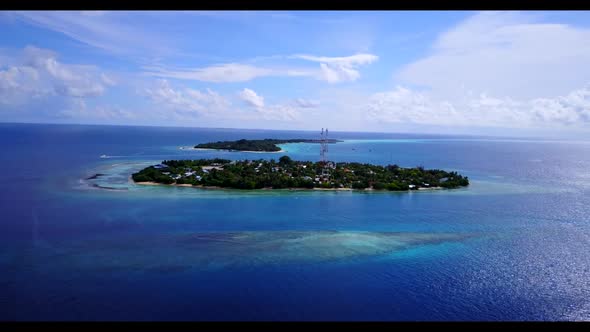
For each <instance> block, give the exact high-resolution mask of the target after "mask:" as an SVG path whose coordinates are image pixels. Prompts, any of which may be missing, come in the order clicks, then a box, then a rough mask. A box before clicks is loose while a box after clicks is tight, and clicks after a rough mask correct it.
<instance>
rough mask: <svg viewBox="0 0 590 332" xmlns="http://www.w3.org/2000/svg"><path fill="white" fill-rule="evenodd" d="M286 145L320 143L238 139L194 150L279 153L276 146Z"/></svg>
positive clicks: (294, 140)
mask: <svg viewBox="0 0 590 332" xmlns="http://www.w3.org/2000/svg"><path fill="white" fill-rule="evenodd" d="M324 141H325V142H326V143H336V142H342V141H340V140H336V139H325V140H324ZM287 143H322V140H319V139H302V138H298V139H271V138H267V139H255V140H248V139H240V140H237V141H218V142H211V143H201V144H197V145H195V149H215V150H230V151H251V152H280V151H281V148H280V147H278V146H277V144H287Z"/></svg>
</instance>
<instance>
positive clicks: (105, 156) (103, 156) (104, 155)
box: [100, 154, 109, 158]
mask: <svg viewBox="0 0 590 332" xmlns="http://www.w3.org/2000/svg"><path fill="white" fill-rule="evenodd" d="M100 157H101V158H108V157H109V156H107V155H106V154H103V155H102V156H100Z"/></svg>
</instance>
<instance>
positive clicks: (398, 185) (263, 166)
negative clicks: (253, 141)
mask: <svg viewBox="0 0 590 332" xmlns="http://www.w3.org/2000/svg"><path fill="white" fill-rule="evenodd" d="M132 179H133V181H134V182H136V183H138V184H163V185H179V186H195V187H201V188H231V189H324V190H353V189H355V190H389V191H407V190H423V189H443V188H444V189H452V188H458V187H464V186H468V185H469V179H468V178H467V177H466V176H462V175H460V174H458V173H457V172H447V171H444V170H439V169H430V170H427V169H424V168H423V167H421V166H419V167H414V168H403V167H400V166H398V165H387V166H379V165H372V164H363V163H355V162H339V163H334V162H331V161H319V162H311V161H295V160H292V159H291V158H290V157H288V156H282V157H281V158H280V159H279V160H278V161H275V160H274V159H271V160H263V159H259V160H240V161H231V160H227V159H220V158H216V159H197V160H165V161H163V162H162V163H161V164H158V165H153V166H149V167H146V168H144V169H143V170H141V171H139V172H137V173H134V174H132Z"/></svg>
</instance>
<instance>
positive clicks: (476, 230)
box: [0, 124, 590, 321]
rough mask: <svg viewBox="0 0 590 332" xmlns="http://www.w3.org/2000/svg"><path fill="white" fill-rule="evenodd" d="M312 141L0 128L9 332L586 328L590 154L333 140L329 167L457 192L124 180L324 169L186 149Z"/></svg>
mask: <svg viewBox="0 0 590 332" xmlns="http://www.w3.org/2000/svg"><path fill="white" fill-rule="evenodd" d="M320 129H321V128H320ZM318 137H319V130H317V131H313V132H312V131H265V130H236V129H201V128H167V127H126V126H92V125H41V124H0V151H2V152H1V153H0V209H1V215H0V216H1V217H0V243H1V248H2V250H1V251H0V320H158V321H160V320H191V321H192V320H214V321H227V320H276V321H283V320H308V321H309V320H311V321H314V320H331V321H333V320H337V321H351V320H354V321H366V320H387V321H400V320H401V321H408V320H411V321H415V320H426V321H457V320H461V321H463V320H468V321H469V320H476V321H481V320H484V321H494V320H519V321H520V320H527V321H528V320H589V319H590V300H589V299H590V255H588V250H589V248H590V171H589V170H590V142H589V141H557V140H542V139H523V138H518V139H516V138H515V139H510V138H493V137H476V136H471V137H467V136H438V135H418V134H413V135H410V134H378V133H351V132H338V131H336V130H334V131H331V132H330V138H335V139H341V140H343V142H340V143H336V144H330V145H329V151H328V159H330V160H333V161H357V162H367V163H373V164H379V165H387V164H398V165H400V166H402V167H414V166H418V165H422V166H424V167H425V168H439V169H445V170H455V171H458V172H459V173H461V174H463V175H467V176H468V177H469V179H470V183H471V184H470V186H469V187H467V188H462V189H455V190H439V191H428V192H411V193H396V192H325V191H322V192H319V191H305V190H301V191H289V190H282V191H268V190H267V191H240V190H202V189H195V188H180V187H164V186H140V185H135V184H133V183H131V182H130V181H129V176H130V174H131V173H133V172H135V171H137V170H140V169H142V168H143V167H145V166H147V165H151V164H156V163H159V162H161V161H162V160H165V159H198V158H212V157H220V158H227V159H259V158H263V159H271V158H274V159H277V160H278V158H279V157H280V156H282V155H289V156H290V157H291V158H293V159H295V160H312V161H317V160H318V159H319V157H320V156H319V146H318V145H317V144H306V143H299V144H287V145H283V146H282V148H283V149H284V150H285V152H284V153H246V152H228V151H196V150H190V149H180V147H189V146H194V145H195V144H197V143H204V142H209V141H218V140H235V139H241V138H246V139H254V138H318ZM101 156H103V158H101ZM96 173H100V174H104V175H103V176H100V177H99V178H97V179H93V180H86V179H87V178H88V177H90V176H92V175H94V174H96ZM97 186H99V187H97ZM100 186H102V187H108V188H111V189H104V188H100Z"/></svg>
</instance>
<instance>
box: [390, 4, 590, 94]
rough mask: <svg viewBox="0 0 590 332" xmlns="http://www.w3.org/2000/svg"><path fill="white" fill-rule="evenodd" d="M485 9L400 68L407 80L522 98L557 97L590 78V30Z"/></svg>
mask: <svg viewBox="0 0 590 332" xmlns="http://www.w3.org/2000/svg"><path fill="white" fill-rule="evenodd" d="M532 18H533V17H532V16H529V15H525V14H520V13H510V12H483V13H479V14H476V15H474V16H473V17H471V18H469V19H467V20H466V21H464V22H462V23H461V24H459V25H457V26H456V27H454V28H453V29H451V30H449V31H446V32H444V33H442V34H441V35H440V36H439V37H438V39H437V41H436V43H435V44H434V47H433V48H432V52H431V54H430V55H428V56H426V57H425V58H422V59H420V60H418V61H415V62H413V63H410V64H409V65H407V66H405V67H403V68H402V69H401V70H400V71H399V72H397V73H396V75H395V78H397V79H398V80H399V81H400V82H402V83H404V84H406V85H407V84H411V85H415V86H422V87H427V88H429V89H430V90H431V91H432V94H433V95H437V96H439V97H441V98H450V99H453V100H454V99H457V98H459V97H461V96H462V95H464V94H466V93H467V92H469V91H471V92H472V93H475V94H480V93H487V94H489V95H494V96H501V97H503V98H504V97H509V98H514V99H517V100H523V99H532V98H540V97H555V96H558V95H562V94H566V93H568V92H569V91H573V90H575V89H577V88H579V87H580V86H584V85H585V84H586V82H587V80H588V77H590V43H589V42H588V41H590V29H587V28H578V27H574V26H571V25H567V24H548V23H538V22H534V21H532Z"/></svg>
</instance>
